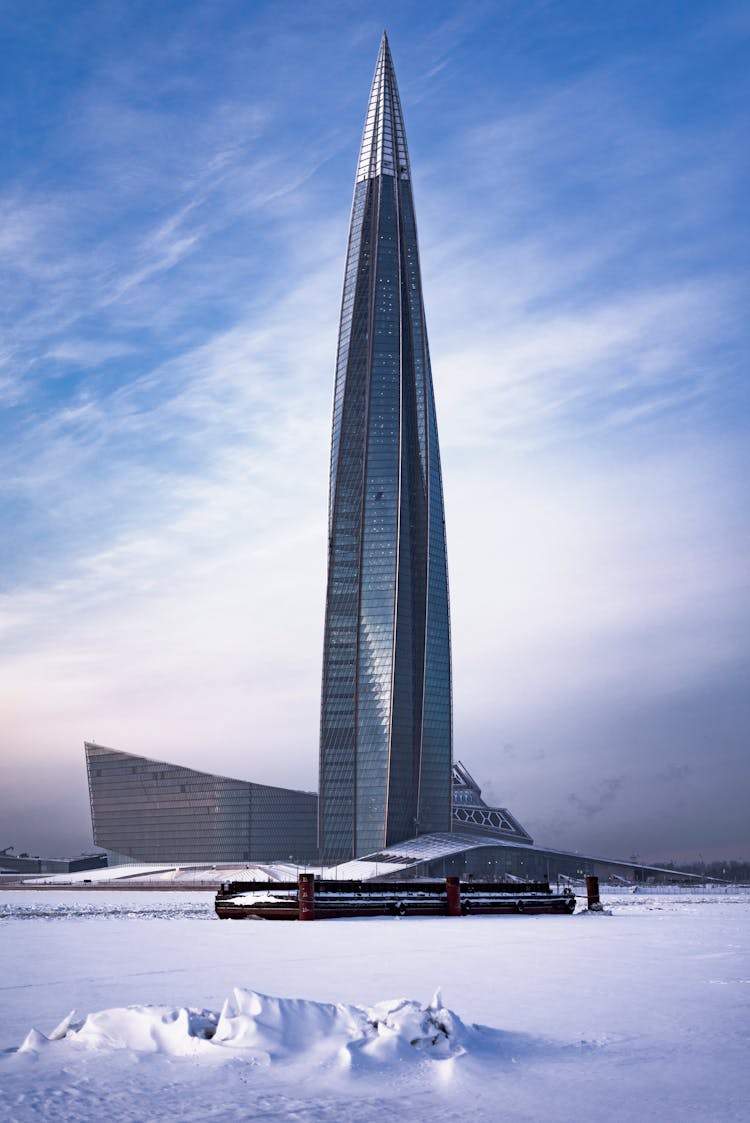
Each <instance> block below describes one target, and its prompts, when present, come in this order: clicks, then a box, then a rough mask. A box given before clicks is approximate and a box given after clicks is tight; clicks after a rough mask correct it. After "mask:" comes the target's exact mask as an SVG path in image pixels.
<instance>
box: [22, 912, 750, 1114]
mask: <svg viewBox="0 0 750 1123" xmlns="http://www.w3.org/2000/svg"><path fill="white" fill-rule="evenodd" d="M604 900H605V905H606V908H607V909H608V910H610V911H611V913H612V915H611V916H607V915H601V914H600V915H591V914H586V913H583V912H582V913H577V914H576V915H575V916H573V917H567V916H539V917H529V916H513V917H481V916H475V917H465V918H461V919H458V918H448V917H445V918H442V917H440V918H420V919H418V918H405V919H398V918H390V917H389V918H385V917H384V918H377V919H358V920H340V921H326V922H322V923H316V924H295V923H283V922H262V921H259V922H252V921H244V922H232V921H219V920H217V919H216V918H215V917H214V915H213V911H212V906H213V895H212V894H211V893H195V892H190V893H188V892H186V893H175V892H169V893H166V892H165V893H161V892H153V891H152V892H137V891H133V892H132V893H131V892H129V891H128V892H122V891H120V892H111V893H108V892H105V891H96V892H86V891H81V892H74V891H66V892H63V891H53V890H47V891H41V890H40V891H38V892H37V891H33V892H32V891H22V892H13V891H10V890H6V891H1V892H0V962H1V963H2V965H3V975H2V980H0V990H1V991H2V1002H1V1009H2V1019H0V1049H2V1053H1V1054H0V1117H2V1118H3V1119H6V1118H7V1119H9V1120H13V1121H16V1120H17V1121H18V1123H25V1121H26V1120H37V1119H51V1120H75V1121H77V1120H81V1121H87V1120H91V1121H94V1120H100V1119H105V1118H106V1119H116V1120H118V1121H119V1120H125V1121H135V1120H139V1121H142V1120H152V1119H153V1120H156V1119H160V1120H161V1119H170V1120H171V1119H174V1120H177V1119H180V1120H186V1121H191V1120H199V1119H200V1120H205V1119H214V1120H224V1119H226V1120H235V1119H236V1120H240V1119H243V1120H244V1119H263V1118H274V1119H299V1120H342V1119H345V1120H350V1119H351V1120H369V1119H375V1118H379V1117H380V1116H381V1115H385V1114H386V1113H388V1114H397V1115H398V1116H400V1117H401V1118H404V1119H410V1120H412V1119H413V1120H428V1119H429V1120H437V1121H444V1120H469V1119H470V1120H472V1121H474V1120H477V1121H481V1120H496V1119H505V1120H518V1121H521V1120H523V1121H528V1123H536V1121H538V1120H545V1121H551V1123H562V1121H568V1120H578V1119H579V1118H580V1117H584V1118H588V1119H595V1120H599V1119H607V1120H613V1121H615V1123H625V1121H628V1123H630V1121H631V1120H639V1121H640V1120H644V1121H648V1120H659V1121H660V1123H670V1121H671V1120H678V1119H679V1120H690V1121H691V1123H693V1121H705V1123H708V1121H710V1123H723V1121H725V1120H727V1121H729V1120H738V1121H739V1120H743V1121H744V1120H747V1119H748V1118H750V1066H749V1065H748V1064H747V1038H748V1030H750V956H749V955H748V950H749V944H750V938H749V936H750V926H749V922H750V894H747V893H745V894H743V893H734V894H733V893H729V894H717V893H713V894H702V893H699V892H697V893H693V894H690V895H685V894H675V895H672V894H657V895H655V894H623V895H607V896H606V897H605V898H604ZM439 987H442V995H441V993H440V991H437V988H439ZM436 991H437V993H436ZM432 995H434V997H432V998H431V996H432ZM71 1011H75V1012H72V1013H71Z"/></svg>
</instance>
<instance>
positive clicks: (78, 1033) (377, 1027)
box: [18, 988, 497, 1068]
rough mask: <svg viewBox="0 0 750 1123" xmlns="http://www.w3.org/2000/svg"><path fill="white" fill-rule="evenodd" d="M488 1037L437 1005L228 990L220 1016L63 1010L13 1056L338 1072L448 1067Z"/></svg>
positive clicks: (147, 1009)
mask: <svg viewBox="0 0 750 1123" xmlns="http://www.w3.org/2000/svg"><path fill="white" fill-rule="evenodd" d="M496 1034H497V1031H496V1030H491V1029H489V1028H488V1027H483V1026H467V1025H465V1024H464V1023H463V1022H462V1021H461V1019H460V1018H459V1017H458V1015H457V1014H456V1013H454V1012H453V1011H452V1010H449V1009H448V1008H447V1007H445V1006H444V1005H443V1002H442V998H441V994H440V991H439V990H438V991H437V992H436V993H435V995H434V997H433V998H432V1001H431V1002H430V1003H429V1004H428V1005H426V1006H425V1005H422V1004H421V1003H419V1002H416V1001H414V1000H413V999H408V998H399V999H392V1000H389V1001H386V1002H379V1003H377V1004H376V1005H375V1006H353V1005H345V1004H343V1003H337V1004H335V1005H334V1004H333V1003H328V1002H311V1001H308V1000H306V999H302V998H276V997H273V996H271V995H266V994H258V993H257V992H256V991H253V990H241V989H240V988H235V989H234V991H233V993H232V996H231V997H230V998H228V999H227V1000H226V1001H225V1002H224V1005H223V1007H222V1009H221V1012H220V1013H218V1014H217V1013H215V1012H213V1011H211V1010H195V1009H188V1008H186V1007H178V1008H173V1007H166V1006H126V1007H116V1008H114V1009H111V1010H100V1011H98V1012H97V1013H93V1014H88V1015H87V1016H86V1017H85V1018H84V1019H83V1020H82V1021H77V1020H76V1017H75V1011H73V1012H71V1013H70V1014H69V1015H68V1016H67V1018H65V1019H64V1020H63V1021H62V1022H60V1024H59V1025H58V1026H57V1027H56V1028H55V1029H54V1030H53V1031H52V1033H51V1034H50V1035H49V1036H45V1034H43V1033H40V1032H39V1030H37V1029H32V1030H31V1031H30V1032H29V1034H28V1035H27V1037H26V1039H25V1040H24V1042H23V1044H22V1045H21V1047H20V1049H19V1050H18V1051H19V1053H27V1054H28V1053H30V1054H39V1053H40V1052H42V1051H43V1050H46V1049H48V1048H50V1047H51V1046H55V1047H63V1048H69V1049H76V1050H77V1049H81V1048H83V1049H96V1050H112V1049H125V1050H130V1051H131V1052H134V1053H162V1054H167V1055H169V1056H191V1057H198V1056H201V1057H206V1058H209V1057H213V1058H215V1059H228V1058H229V1057H242V1058H244V1059H246V1060H248V1061H251V1062H252V1063H254V1064H256V1065H261V1066H263V1067H264V1068H268V1067H270V1066H272V1065H277V1064H279V1063H282V1064H283V1063H289V1062H293V1061H299V1060H304V1061H305V1062H306V1063H308V1064H316V1065H329V1066H330V1065H335V1066H337V1067H340V1068H353V1067H362V1066H367V1065H381V1064H389V1063H391V1062H394V1061H399V1062H402V1061H410V1060H419V1061H421V1060H425V1059H429V1060H435V1061H448V1060H452V1059H455V1058H456V1057H459V1056H461V1055H463V1054H464V1053H466V1052H468V1051H470V1049H471V1048H472V1045H474V1044H476V1045H481V1044H482V1043H485V1044H486V1040H485V1038H486V1036H487V1035H496Z"/></svg>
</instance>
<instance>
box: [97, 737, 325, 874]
mask: <svg viewBox="0 0 750 1123" xmlns="http://www.w3.org/2000/svg"><path fill="white" fill-rule="evenodd" d="M85 751H86V770H87V773H88V782H89V797H90V800H91V823H92V827H93V831H94V842H95V843H96V845H97V846H102V847H104V848H105V849H106V850H109V851H112V852H114V854H115V855H120V856H123V857H126V858H130V859H134V860H136V861H141V862H162V861H163V862H243V861H272V860H274V859H276V860H283V861H287V860H289V859H290V858H291V859H293V860H295V861H296V860H310V859H312V858H314V857H315V855H316V854H317V810H318V797H317V795H315V794H314V793H312V792H300V791H292V790H291V789H289V788H275V787H270V786H269V785H267V784H253V783H250V782H248V781H246V780H232V779H230V778H229V777H226V776H213V775H211V774H210V773H208V772H198V771H196V770H195V769H193V768H185V767H183V766H182V765H179V764H167V763H165V762H164V761H159V760H150V759H149V758H147V757H142V756H133V755H132V754H131V753H124V752H118V751H117V750H116V749H108V748H105V747H104V746H103V745H94V744H89V743H87V744H86V745H85Z"/></svg>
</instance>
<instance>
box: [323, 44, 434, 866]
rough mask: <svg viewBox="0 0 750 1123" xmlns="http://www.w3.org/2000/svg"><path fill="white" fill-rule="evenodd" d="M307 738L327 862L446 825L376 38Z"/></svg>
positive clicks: (420, 451) (415, 414) (406, 241)
mask: <svg viewBox="0 0 750 1123" xmlns="http://www.w3.org/2000/svg"><path fill="white" fill-rule="evenodd" d="M328 532H329V534H328V544H329V545H328V591H327V598H326V623H325V639H324V655H323V688H322V702H321V733H320V849H321V856H322V858H323V860H324V861H326V862H336V861H341V860H346V859H349V858H351V857H353V856H354V855H355V854H363V853H367V852H368V851H369V850H372V849H374V848H375V847H378V846H388V845H390V844H391V843H393V842H397V841H399V840H400V839H404V838H409V837H411V836H413V835H419V834H425V833H427V832H430V831H446V830H450V821H451V763H452V745H451V738H452V731H451V650H450V620H449V609H448V571H447V562H446V550H445V520H444V514H443V489H442V480H441V474H440V453H439V450H438V436H437V422H436V418H435V400H434V394H433V388H432V375H431V371H430V353H429V348H428V345H427V328H426V324H425V314H424V305H423V301H422V281H421V276H420V269H419V250H418V246H417V228H416V222H415V215H414V200H413V198H412V188H411V170H410V166H409V154H408V151H407V146H406V134H405V132H404V122H403V118H402V114H401V103H400V101H399V95H398V89H397V86H396V76H395V74H394V70H393V62H392V60H391V53H390V49H389V46H388V39H387V37H386V35H385V33H384V34H383V39H382V42H381V44H380V53H379V55H378V60H377V65H376V67H375V77H374V80H373V84H372V91H371V94H370V102H369V105H368V109H367V117H366V119H365V127H364V134H363V137H362V146H361V149H360V154H359V162H358V165H357V176H356V181H355V186H354V202H353V205H352V217H351V225H350V229H349V246H348V251H347V257H346V269H345V275H344V292H343V299H342V306H341V322H340V329H339V345H338V360H337V367H336V390H335V395H334V407H333V435H332V444H331V482H330V497H329V523H328Z"/></svg>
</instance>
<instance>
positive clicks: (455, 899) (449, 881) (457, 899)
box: [445, 877, 461, 916]
mask: <svg viewBox="0 0 750 1123" xmlns="http://www.w3.org/2000/svg"><path fill="white" fill-rule="evenodd" d="M445 892H446V896H447V897H448V916H460V915H461V882H460V881H459V880H458V878H457V877H446V879H445Z"/></svg>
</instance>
